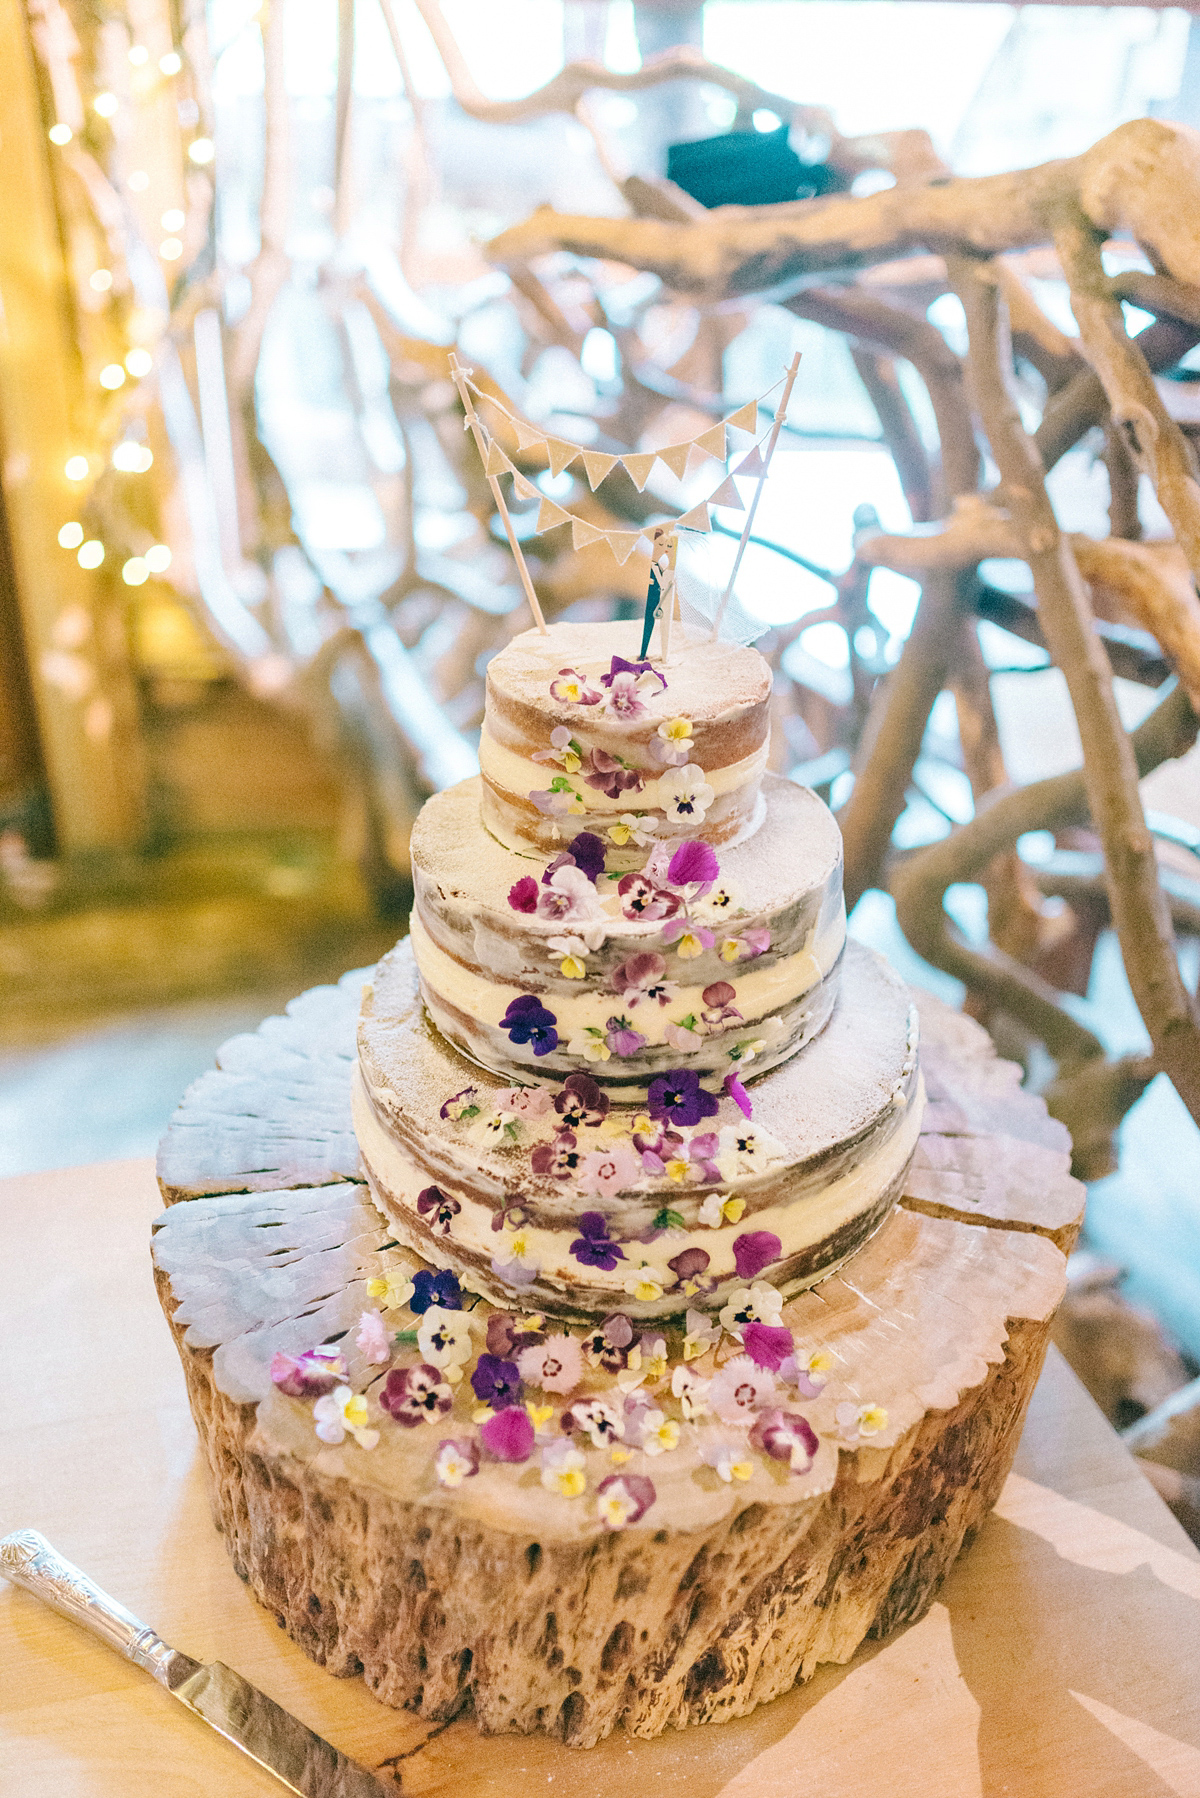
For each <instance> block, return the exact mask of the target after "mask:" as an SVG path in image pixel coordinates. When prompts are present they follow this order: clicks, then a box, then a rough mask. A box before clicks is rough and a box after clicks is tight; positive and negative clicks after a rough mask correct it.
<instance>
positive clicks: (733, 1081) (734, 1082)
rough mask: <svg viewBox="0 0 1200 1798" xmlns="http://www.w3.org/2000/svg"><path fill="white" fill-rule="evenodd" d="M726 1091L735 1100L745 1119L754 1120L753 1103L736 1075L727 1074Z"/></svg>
mask: <svg viewBox="0 0 1200 1798" xmlns="http://www.w3.org/2000/svg"><path fill="white" fill-rule="evenodd" d="M725 1091H726V1092H727V1093H728V1094H729V1097H730V1098H731V1099H732V1100H733V1102H734V1104H735V1105H736V1106H737V1108H738V1110H739V1111H740V1112H741V1113H742V1115H743V1117H748V1118H752V1117H753V1116H754V1104H753V1101H752V1100H751V1098H750V1094H749V1093H748V1092H747V1091H746V1089H745V1087H744V1086H743V1085H742V1083H741V1081H740V1080H739V1079H738V1076H737V1075H736V1074H726V1076H725Z"/></svg>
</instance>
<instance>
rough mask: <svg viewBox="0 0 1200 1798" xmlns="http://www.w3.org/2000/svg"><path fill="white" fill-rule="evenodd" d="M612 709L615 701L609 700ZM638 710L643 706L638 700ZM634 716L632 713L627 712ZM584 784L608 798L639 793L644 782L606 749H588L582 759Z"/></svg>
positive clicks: (638, 774)
mask: <svg viewBox="0 0 1200 1798" xmlns="http://www.w3.org/2000/svg"><path fill="white" fill-rule="evenodd" d="M609 703H610V704H611V705H613V707H614V710H615V709H617V707H616V702H615V701H613V700H610V702H609ZM637 709H638V711H639V712H640V711H644V710H645V707H644V706H643V705H642V703H641V701H640V700H639V701H638V707H637ZM627 715H629V716H634V715H635V714H633V713H628V714H627ZM583 767H584V770H585V772H584V776H583V779H584V784H585V786H589V787H594V788H595V790H596V792H598V793H603V794H604V795H605V797H606V798H608V799H619V798H620V797H621V794H622V793H640V792H641V790H642V788H643V786H644V785H645V784H646V783H645V781H644V780H643V779H642V776H641V774H640V773H639V771H638V770H637V769H636V768H627V767H626V765H625V763H624V762H623V761H621V760H620V758H619V757H618V756H615V755H610V754H609V752H608V750H607V749H589V750H588V752H587V756H586V757H585V759H584V763H583Z"/></svg>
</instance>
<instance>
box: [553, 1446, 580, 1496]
mask: <svg viewBox="0 0 1200 1798" xmlns="http://www.w3.org/2000/svg"><path fill="white" fill-rule="evenodd" d="M579 1459H580V1460H581V1461H582V1460H583V1456H582V1455H580V1457H579ZM553 1471H554V1483H555V1485H556V1486H557V1487H558V1490H559V1492H560V1493H561V1494H562V1496H563V1497H564V1498H578V1497H579V1496H580V1494H581V1493H584V1492H586V1491H587V1475H586V1474H585V1473H584V1471H583V1468H582V1467H559V1468H555V1469H554V1470H553Z"/></svg>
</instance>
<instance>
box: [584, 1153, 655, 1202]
mask: <svg viewBox="0 0 1200 1798" xmlns="http://www.w3.org/2000/svg"><path fill="white" fill-rule="evenodd" d="M641 1177H642V1169H641V1167H640V1166H639V1164H638V1158H637V1156H636V1155H635V1154H634V1153H633V1150H632V1149H629V1148H626V1146H625V1144H624V1143H617V1144H615V1145H614V1147H613V1148H611V1149H594V1150H593V1151H592V1152H591V1154H589V1155H585V1156H584V1158H583V1165H582V1167H581V1168H580V1170H579V1190H580V1192H594V1193H598V1194H599V1195H600V1197H601V1198H605V1199H613V1198H615V1197H616V1196H617V1194H618V1193H619V1192H624V1191H625V1190H626V1189H627V1188H628V1187H630V1186H632V1185H633V1184H634V1183H635V1181H637V1180H640V1179H641Z"/></svg>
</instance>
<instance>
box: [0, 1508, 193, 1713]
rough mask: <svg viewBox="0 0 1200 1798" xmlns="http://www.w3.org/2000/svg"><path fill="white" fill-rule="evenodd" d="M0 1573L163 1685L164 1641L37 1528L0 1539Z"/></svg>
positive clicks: (167, 1656)
mask: <svg viewBox="0 0 1200 1798" xmlns="http://www.w3.org/2000/svg"><path fill="white" fill-rule="evenodd" d="M0 1573H2V1574H3V1575H4V1577H5V1579H8V1580H11V1581H12V1583H13V1585H14V1586H23V1587H24V1588H25V1590H26V1591H27V1592H32V1594H33V1596H34V1597H35V1598H40V1599H41V1601H42V1603H43V1604H46V1605H49V1607H50V1609H51V1610H52V1611H57V1612H58V1614H59V1616H60V1617H67V1618H69V1619H70V1621H71V1622H72V1623H82V1624H83V1625H84V1627H85V1628H87V1629H90V1630H91V1631H92V1633H93V1635H97V1636H99V1637H100V1639H101V1641H102V1642H107V1643H108V1645H109V1647H110V1648H115V1649H117V1650H118V1652H119V1653H121V1654H123V1655H124V1656H125V1657H126V1659H127V1660H130V1661H133V1662H135V1663H136V1665H137V1666H139V1667H144V1668H145V1670H146V1672H147V1673H152V1674H153V1675H154V1677H155V1679H157V1680H158V1681H159V1683H160V1684H161V1685H166V1683H167V1669H166V1664H167V1662H168V1661H169V1659H170V1656H171V1650H170V1649H169V1648H168V1647H167V1644H166V1643H165V1642H164V1641H163V1640H162V1639H161V1637H159V1636H157V1635H155V1633H154V1631H153V1630H152V1629H151V1628H150V1626H149V1625H148V1624H146V1623H143V1622H142V1621H141V1619H140V1618H139V1617H135V1616H134V1614H133V1612H132V1611H127V1610H126V1609H125V1606H124V1605H123V1604H118V1603H117V1601H116V1599H115V1598H110V1597H109V1596H108V1593H107V1592H102V1591H101V1590H100V1587H99V1586H97V1585H96V1584H95V1582H94V1581H93V1580H90V1579H89V1578H88V1576H87V1574H86V1573H81V1572H80V1570H79V1568H78V1567H75V1566H72V1564H71V1562H70V1561H64V1559H63V1557H62V1556H61V1555H60V1554H59V1553H58V1552H57V1550H55V1549H54V1548H52V1547H51V1546H50V1544H49V1542H47V1540H46V1538H45V1536H40V1535H39V1534H38V1532H37V1531H36V1530H17V1531H16V1532H15V1534H14V1535H11V1536H5V1537H4V1539H3V1541H0Z"/></svg>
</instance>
